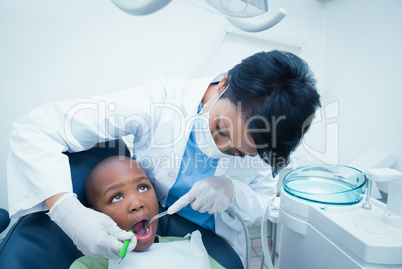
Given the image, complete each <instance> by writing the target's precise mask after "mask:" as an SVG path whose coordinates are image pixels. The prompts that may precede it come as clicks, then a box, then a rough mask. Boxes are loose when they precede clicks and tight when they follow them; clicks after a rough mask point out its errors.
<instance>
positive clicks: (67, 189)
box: [7, 51, 320, 260]
mask: <svg viewBox="0 0 402 269" xmlns="http://www.w3.org/2000/svg"><path fill="white" fill-rule="evenodd" d="M315 84H316V82H315V80H314V78H313V75H312V73H311V71H310V69H309V67H308V65H307V64H306V63H305V62H304V61H303V60H302V59H300V58H299V57H297V56H295V55H293V54H291V53H287V52H280V51H270V52H260V53H257V54H255V55H253V56H250V57H248V58H246V59H244V60H243V61H242V62H241V63H240V64H238V65H236V66H235V67H233V68H232V69H231V70H230V71H229V72H228V73H227V74H223V75H220V76H218V77H215V78H207V79H195V80H185V79H173V80H170V81H163V80H158V81H157V82H151V83H147V84H145V85H143V86H139V87H135V88H133V89H132V90H128V91H124V92H117V93H114V94H110V95H107V96H101V97H94V98H92V99H90V100H71V101H66V102H59V103H48V104H45V105H43V106H40V107H38V108H36V109H34V110H33V111H32V112H30V113H29V114H28V115H26V116H24V117H22V118H20V119H18V120H17V121H16V122H15V123H14V124H13V130H12V134H11V152H10V154H9V158H8V177H7V178H8V189H9V195H8V196H9V205H10V215H11V216H12V217H20V216H23V215H26V214H28V213H32V212H37V211H45V210H48V209H50V210H49V213H48V214H49V216H50V218H51V219H52V220H53V221H54V222H55V223H57V224H58V225H59V226H60V227H61V229H63V231H64V232H65V233H66V234H67V235H68V236H69V237H70V238H71V239H72V240H73V242H74V243H75V244H76V245H77V247H78V248H79V249H80V250H81V251H82V252H83V253H84V254H85V255H92V256H94V255H96V256H102V257H105V258H112V259H113V258H118V253H119V251H120V250H121V248H122V241H124V240H125V239H129V238H132V236H133V235H132V234H131V233H128V232H126V231H123V230H121V229H119V228H118V227H117V225H116V224H115V223H114V222H113V221H112V220H111V219H110V218H108V217H107V216H106V215H104V214H102V213H99V212H95V211H93V210H91V209H88V208H86V207H84V206H83V205H82V204H81V203H80V202H79V201H78V200H77V198H76V196H75V194H73V190H72V183H71V176H70V170H69V162H68V157H67V156H66V155H64V154H62V152H65V151H69V152H78V151H82V150H87V149H90V148H91V147H93V146H94V145H95V144H97V143H99V142H104V141H107V140H114V139H118V138H120V137H122V136H125V135H128V134H132V135H134V141H133V154H134V156H133V158H135V159H136V160H137V161H138V162H139V163H140V164H141V166H142V167H143V168H144V169H145V170H146V172H147V174H148V176H149V178H150V180H151V181H152V183H153V184H154V187H155V190H156V193H157V197H158V200H159V202H160V203H161V205H162V206H166V207H169V211H168V212H169V213H170V214H172V213H175V212H177V214H179V215H181V216H182V217H184V218H186V219H188V220H190V221H192V222H194V223H195V224H197V225H199V226H202V227H204V228H206V229H209V230H211V231H213V232H215V233H216V234H218V235H220V236H221V237H223V238H224V239H225V240H226V241H227V242H228V243H229V244H230V245H231V246H232V248H233V249H234V250H235V251H236V252H237V253H238V254H239V257H240V258H241V259H242V260H243V258H244V255H245V250H244V237H243V236H244V235H243V230H242V227H241V224H240V222H239V221H238V220H237V219H235V218H233V217H231V216H230V215H229V214H227V213H226V212H225V210H226V209H228V208H229V207H230V208H232V209H233V210H235V211H236V212H237V213H239V214H240V215H241V216H242V218H243V219H244V220H245V221H246V222H247V223H248V224H250V225H251V224H254V223H255V224H261V223H262V222H263V221H265V220H266V219H267V218H268V217H269V216H270V214H271V212H272V202H273V200H274V198H275V196H276V180H275V179H274V177H275V175H276V174H277V173H278V171H279V170H280V169H281V168H283V167H284V166H286V165H287V163H288V160H289V155H290V153H291V152H292V151H293V150H294V149H295V148H296V147H297V145H298V144H299V142H300V141H301V139H302V136H303V135H304V133H305V132H306V130H307V129H308V127H309V125H310V123H311V120H312V116H313V114H314V113H315V111H316V109H317V108H318V107H319V106H320V100H319V99H320V97H319V94H318V92H317V90H316V86H315ZM123 198H124V197H123ZM94 242H95V243H94ZM135 244H136V240H135V237H133V240H132V244H131V245H130V247H129V251H130V250H131V249H133V248H134V247H135Z"/></svg>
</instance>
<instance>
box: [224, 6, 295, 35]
mask: <svg viewBox="0 0 402 269" xmlns="http://www.w3.org/2000/svg"><path fill="white" fill-rule="evenodd" d="M266 15H267V14H266V13H265V14H262V15H260V16H256V17H253V18H245V19H239V18H233V17H226V20H227V21H228V22H229V23H230V24H232V25H233V26H234V27H236V28H238V29H240V30H242V31H245V32H261V31H264V30H267V29H269V28H271V27H273V26H275V25H277V24H278V23H279V22H280V21H282V20H283V18H285V17H286V15H287V13H286V10H285V9H283V8H280V9H279V10H278V12H277V13H276V14H275V15H274V16H273V17H266V18H264V17H263V16H266ZM256 19H261V20H260V21H255V20H256Z"/></svg>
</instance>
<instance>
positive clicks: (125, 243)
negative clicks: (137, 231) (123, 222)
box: [119, 230, 134, 264]
mask: <svg viewBox="0 0 402 269" xmlns="http://www.w3.org/2000/svg"><path fill="white" fill-rule="evenodd" d="M129 232H130V233H134V232H133V230H130V231H129ZM129 244H130V239H127V240H126V241H124V244H123V248H122V249H121V251H120V253H119V258H120V259H119V264H120V263H121V261H122V260H123V258H124V257H126V254H127V248H128V245H129Z"/></svg>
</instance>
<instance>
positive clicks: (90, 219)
mask: <svg viewBox="0 0 402 269" xmlns="http://www.w3.org/2000/svg"><path fill="white" fill-rule="evenodd" d="M48 215H49V216H50V219H51V220H53V221H54V222H55V223H56V224H57V225H59V227H60V228H61V229H62V230H63V231H64V232H65V233H66V234H67V235H68V236H69V237H70V238H71V239H72V240H73V242H74V244H75V245H76V246H77V247H78V249H79V250H81V252H82V253H83V254H85V255H87V256H100V257H104V258H108V259H118V255H119V252H120V250H121V249H122V248H123V242H124V240H127V239H131V242H130V244H129V246H128V249H127V251H132V250H133V249H134V248H135V246H136V245H137V238H136V237H135V236H134V234H132V233H129V232H126V231H124V230H122V229H120V228H119V227H118V226H117V224H116V223H115V222H114V221H113V220H112V219H111V218H110V217H109V216H107V215H105V214H103V213H100V212H97V211H95V210H92V209H89V208H86V207H85V206H83V205H82V204H81V203H80V202H79V201H78V199H77V198H76V195H75V194H73V193H67V194H64V195H63V196H62V197H61V198H60V199H59V200H58V201H57V202H56V203H55V204H54V205H53V206H52V208H51V209H50V211H49V213H48Z"/></svg>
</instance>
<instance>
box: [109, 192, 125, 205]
mask: <svg viewBox="0 0 402 269" xmlns="http://www.w3.org/2000/svg"><path fill="white" fill-rule="evenodd" d="M121 199H123V195H120V194H116V195H113V197H112V200H111V202H112V203H116V202H118V201H120V200H121Z"/></svg>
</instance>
